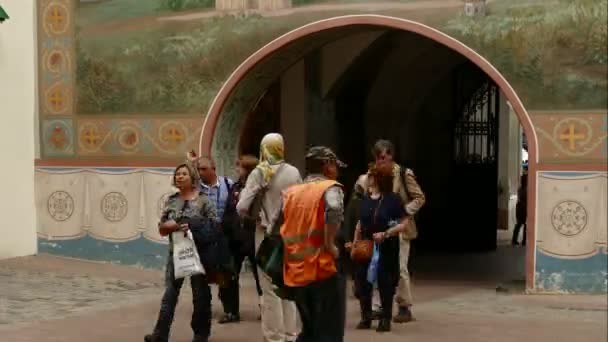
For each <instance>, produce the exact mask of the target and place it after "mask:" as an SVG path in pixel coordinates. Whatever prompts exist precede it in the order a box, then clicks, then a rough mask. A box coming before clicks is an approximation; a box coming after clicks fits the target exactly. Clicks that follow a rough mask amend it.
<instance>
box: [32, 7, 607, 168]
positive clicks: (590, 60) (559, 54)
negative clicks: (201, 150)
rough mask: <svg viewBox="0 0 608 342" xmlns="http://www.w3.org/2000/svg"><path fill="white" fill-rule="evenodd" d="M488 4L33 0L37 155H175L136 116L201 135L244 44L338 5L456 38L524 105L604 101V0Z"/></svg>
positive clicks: (188, 143)
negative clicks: (474, 11) (199, 127)
mask: <svg viewBox="0 0 608 342" xmlns="http://www.w3.org/2000/svg"><path fill="white" fill-rule="evenodd" d="M485 6H486V7H487V8H486V10H485V12H486V15H485V16H475V17H469V16H465V15H464V14H463V13H464V5H463V2H462V1H460V0H440V1H429V0H408V1H405V0H403V1H400V0H392V1H391V0H387V1H382V2H377V1H365V0H341V1H337V2H335V1H324V0H293V1H279V2H277V1H270V0H268V1H267V0H258V1H210V0H150V1H137V0H99V1H81V0H39V1H38V8H39V11H38V13H39V33H40V34H39V54H40V57H39V58H40V62H39V69H40V75H41V82H40V116H41V120H40V122H41V127H40V135H41V137H43V140H42V144H43V146H42V148H41V151H42V157H43V158H99V157H112V158H130V159H133V158H134V159H141V160H147V159H148V158H149V157H158V158H164V159H168V160H175V158H176V156H178V155H183V152H185V151H187V150H189V149H190V148H193V147H196V143H194V141H195V140H196V139H190V140H188V139H186V140H184V137H175V136H174V137H172V138H169V139H178V140H179V143H177V144H173V143H167V144H165V145H164V146H163V143H162V141H163V140H162V139H163V138H162V134H158V132H157V129H158V127H157V125H158V123H152V124H150V123H143V122H141V121H148V120H150V119H152V118H159V119H160V120H161V121H162V120H164V119H165V118H168V117H171V118H172V119H175V120H176V121H179V124H178V126H182V128H184V127H186V128H187V129H183V132H181V133H182V134H184V135H188V134H191V136H194V135H196V132H194V131H193V130H192V129H190V127H189V126H190V125H191V122H189V121H190V119H194V118H196V119H199V120H203V117H204V113H206V111H207V109H208V107H209V105H210V103H211V101H212V100H213V98H214V96H215V94H216V93H217V91H218V90H219V88H220V87H221V85H222V83H223V82H224V81H225V80H226V79H227V77H228V76H229V74H230V73H231V72H232V71H233V70H234V68H235V67H236V66H237V65H238V64H240V63H241V62H242V61H243V60H245V59H246V58H247V57H248V56H249V55H250V54H251V53H253V52H254V51H256V50H257V49H259V48H260V47H262V46H263V45H264V44H266V43H268V42H270V41H271V40H272V39H274V38H276V37H278V36H279V35H281V34H283V33H286V32H288V31H289V30H292V29H294V28H296V27H299V26H302V25H304V24H306V23H310V22H312V21H315V20H320V19H324V18H328V17H333V16H338V15H344V14H361V13H374V14H382V15H389V16H394V17H400V18H406V19H411V20H415V21H418V22H422V23H424V24H427V25H430V26H432V27H434V28H437V29H439V30H441V31H443V32H445V33H447V34H449V35H452V36H454V37H455V38H457V39H460V40H461V41H463V42H464V43H465V44H467V45H469V46H470V47H472V48H473V49H475V50H476V51H478V52H479V53H480V54H481V55H483V56H484V57H486V58H487V59H488V60H490V62H492V63H493V64H494V65H495V66H496V67H497V69H498V70H500V71H501V72H502V73H503V74H504V75H505V76H506V78H507V80H508V81H509V82H510V83H511V84H512V85H513V86H514V88H515V90H516V91H517V92H518V94H519V95H520V97H521V98H522V99H523V102H524V105H525V106H526V107H527V108H528V109H537V110H547V109H551V110H558V109H562V110H563V109H568V110H572V109H589V108H606V106H607V105H608V100H607V98H608V97H607V95H606V94H607V93H608V88H607V81H606V78H605V75H606V73H607V71H608V69H607V68H608V64H607V63H608V53H607V52H606V49H605V46H606V44H607V43H608V38H607V33H606V32H607V27H606V22H607V20H606V19H607V16H608V15H607V11H608V9H607V5H606V3H605V2H601V1H593V0H572V1H566V0H557V1H554V0H533V1H532V0H530V1H523V0H517V1H506V0H490V1H487V4H486V5H485ZM75 118H77V120H76V119H75ZM98 118H99V119H100V120H102V121H103V122H101V121H98V122H97V125H96V126H97V128H92V126H91V123H92V122H94V121H95V119H98ZM95 129H97V130H100V131H102V132H96V131H95ZM104 133H105V134H104ZM549 134H551V132H549ZM118 136H120V137H118ZM188 138H190V136H189V137H188ZM165 141H166V142H169V141H171V140H165ZM98 144H100V145H99V146H98ZM560 158H562V157H560ZM562 159H563V158H562Z"/></svg>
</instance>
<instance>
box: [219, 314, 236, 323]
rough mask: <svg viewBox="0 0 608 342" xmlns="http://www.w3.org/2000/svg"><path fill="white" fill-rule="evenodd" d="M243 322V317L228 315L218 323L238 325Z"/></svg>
mask: <svg viewBox="0 0 608 342" xmlns="http://www.w3.org/2000/svg"><path fill="white" fill-rule="evenodd" d="M240 321H241V317H240V316H239V315H238V314H232V313H227V314H225V315H224V317H222V318H221V319H220V320H219V321H218V323H219V324H228V323H237V322H240Z"/></svg>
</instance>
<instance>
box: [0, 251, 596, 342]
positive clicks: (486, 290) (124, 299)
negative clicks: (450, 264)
mask: <svg viewBox="0 0 608 342" xmlns="http://www.w3.org/2000/svg"><path fill="white" fill-rule="evenodd" d="M0 284H1V286H0V341H2V342H5V341H6V342H26V341H63V342H72V341H82V340H83V339H85V340H86V341H108V340H111V341H114V342H120V341H125V342H126V341H141V340H143V339H142V336H143V335H144V334H145V333H146V332H148V331H149V329H151V327H152V326H153V324H154V320H155V318H156V314H157V311H158V305H159V301H160V296H161V294H162V291H163V287H162V273H161V272H159V271H150V270H139V269H134V268H130V267H124V266H114V265H106V264H97V263H90V262H84V261H77V260H70V259H62V258H55V257H50V256H39V257H27V258H18V259H12V260H5V261H0ZM184 289H188V287H184ZM414 290H415V296H416V305H415V307H414V312H415V315H416V317H417V320H416V321H415V322H412V323H409V324H406V325H395V326H394V329H393V332H391V333H389V334H384V335H377V334H376V333H375V332H373V331H369V332H360V331H355V330H354V325H355V324H356V323H357V319H358V312H357V307H358V306H357V303H356V302H355V301H354V299H353V298H352V297H351V299H350V300H349V312H348V322H347V333H346V341H348V342H363V341H371V340H372V339H373V340H374V342H382V341H391V340H394V339H395V338H397V337H399V336H403V337H407V338H408V339H411V340H414V339H416V340H418V341H444V340H447V339H449V340H450V341H467V342H471V341H520V340H521V341H531V340H534V341H535V342H539V341H551V342H553V341H575V340H581V341H583V340H584V341H606V339H607V337H608V336H607V333H606V321H607V318H608V317H607V309H606V299H607V298H606V296H549V295H544V296H532V295H508V294H497V293H496V291H495V290H494V289H493V288H492V287H491V286H488V285H487V284H474V283H470V282H469V283H458V282H455V281H438V280H419V281H417V282H416V284H415V288H414ZM189 292H190V291H189V290H186V291H184V294H183V298H182V301H181V303H180V305H179V307H178V313H177V316H176V323H175V325H174V334H173V341H189V340H190V338H191V332H190V331H189V315H190V314H191V312H192V311H191V305H190V303H189V302H190V293H189ZM213 293H214V295H216V293H217V292H216V290H215V289H214V290H213ZM242 307H243V318H244V322H241V323H240V324H237V325H230V326H220V325H217V324H215V325H214V327H213V330H214V332H213V341H218V342H219V341H261V334H260V327H259V322H258V321H256V319H255V317H256V316H257V298H256V296H255V293H254V290H253V284H252V280H251V279H250V278H249V277H246V279H245V283H244V285H243V303H242ZM219 310H220V306H219V305H218V303H217V302H214V312H215V314H216V315H217V314H219Z"/></svg>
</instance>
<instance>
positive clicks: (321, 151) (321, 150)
mask: <svg viewBox="0 0 608 342" xmlns="http://www.w3.org/2000/svg"><path fill="white" fill-rule="evenodd" d="M306 159H319V160H333V161H335V162H336V164H338V166H339V167H347V165H346V164H345V163H344V162H342V161H341V160H340V159H338V156H336V154H335V153H334V151H332V150H331V148H329V147H325V146H313V147H311V148H309V149H308V153H306Z"/></svg>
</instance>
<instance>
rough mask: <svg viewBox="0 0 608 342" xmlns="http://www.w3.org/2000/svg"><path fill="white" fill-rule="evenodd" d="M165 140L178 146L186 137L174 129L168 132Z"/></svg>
mask: <svg viewBox="0 0 608 342" xmlns="http://www.w3.org/2000/svg"><path fill="white" fill-rule="evenodd" d="M163 138H164V140H166V141H168V142H169V143H171V144H173V145H177V144H179V143H181V142H182V141H183V140H184V135H183V134H182V133H181V132H180V130H179V129H177V128H175V127H172V128H169V129H168V130H167V134H165V136H164V137H163Z"/></svg>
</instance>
